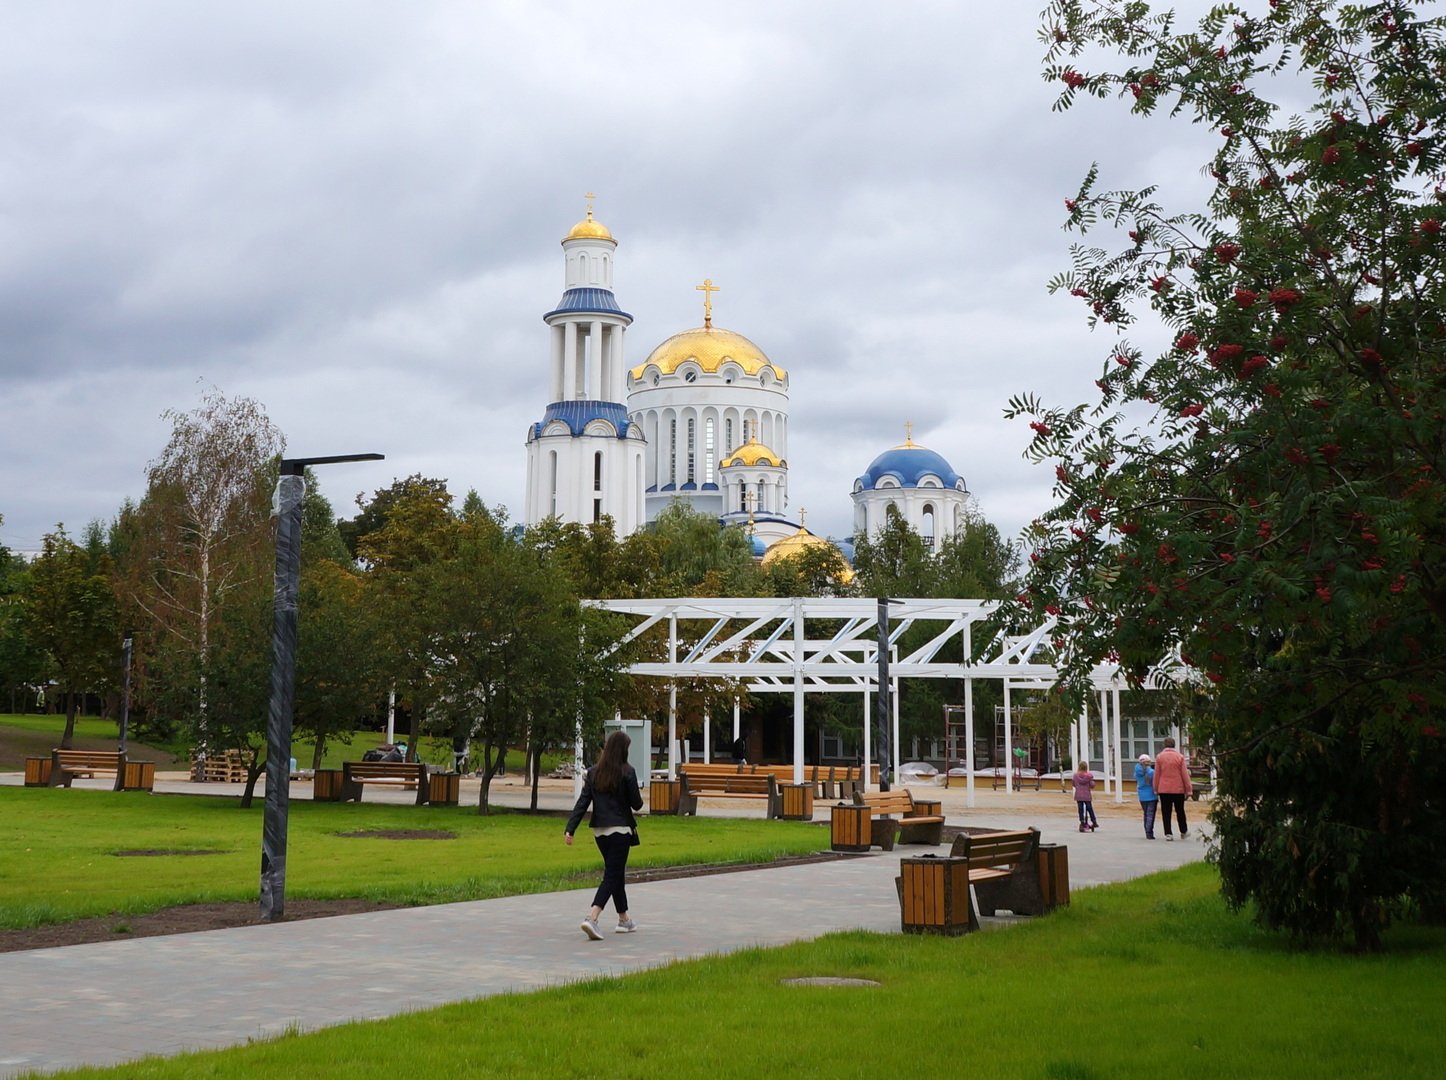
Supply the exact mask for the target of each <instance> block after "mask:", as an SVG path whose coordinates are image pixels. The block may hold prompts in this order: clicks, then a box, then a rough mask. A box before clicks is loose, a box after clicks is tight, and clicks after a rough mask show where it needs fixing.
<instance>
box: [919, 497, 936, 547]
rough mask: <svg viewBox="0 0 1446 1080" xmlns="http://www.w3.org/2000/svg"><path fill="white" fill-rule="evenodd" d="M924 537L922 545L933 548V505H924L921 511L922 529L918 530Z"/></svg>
mask: <svg viewBox="0 0 1446 1080" xmlns="http://www.w3.org/2000/svg"><path fill="white" fill-rule="evenodd" d="M919 532H920V534H921V535H922V536H923V537H924V543H926V544H928V545H929V546H930V547H933V546H934V504H933V503H925V504H924V510H923V521H922V528H921V529H920V530H919Z"/></svg>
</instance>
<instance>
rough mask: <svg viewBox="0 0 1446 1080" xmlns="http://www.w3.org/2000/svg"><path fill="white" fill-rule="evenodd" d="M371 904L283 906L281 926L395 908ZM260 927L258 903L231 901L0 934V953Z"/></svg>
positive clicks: (325, 902)
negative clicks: (258, 925) (286, 923)
mask: <svg viewBox="0 0 1446 1080" xmlns="http://www.w3.org/2000/svg"><path fill="white" fill-rule="evenodd" d="M399 906H401V905H398V904H383V903H378V902H377V901H375V900H288V901H287V902H286V921H287V922H292V921H294V920H296V919H320V918H325V917H326V916H328V915H355V914H357V913H358V912H362V911H383V910H386V909H389V908H395V907H399ZM258 922H260V903H259V901H255V900H237V901H235V902H233V903H225V904H184V905H182V906H180V907H172V908H163V909H161V910H160V911H152V912H150V913H149V914H146V915H106V916H103V917H101V918H96V919H77V920H75V921H74V922H67V923H60V924H58V925H56V926H36V927H31V928H29V929H25V930H0V953H6V952H17V951H19V950H21V949H53V948H56V947H58V946H61V945H89V944H93V943H95V942H97V941H121V940H124V939H125V938H141V937H159V936H161V935H164V934H189V933H192V932H194V931H197V930H224V929H227V928H229V927H233V926H255V925H256V924H257V923H258Z"/></svg>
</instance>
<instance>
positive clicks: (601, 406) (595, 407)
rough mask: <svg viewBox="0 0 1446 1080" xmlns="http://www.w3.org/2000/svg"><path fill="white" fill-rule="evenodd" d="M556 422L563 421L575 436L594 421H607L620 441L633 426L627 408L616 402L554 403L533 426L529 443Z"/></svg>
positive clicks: (529, 432) (528, 439)
mask: <svg viewBox="0 0 1446 1080" xmlns="http://www.w3.org/2000/svg"><path fill="white" fill-rule="evenodd" d="M554 420H561V421H562V422H563V423H564V424H566V425H567V428H568V430H569V431H571V432H572V433H573V435H575V436H576V435H581V434H582V433H583V432H584V431H585V430H586V429H587V426H588V425H589V424H591V423H592V422H593V421H594V420H606V421H607V422H608V423H609V424H611V425H612V426H613V431H614V432H616V433H617V437H618V438H619V439H626V438H627V437H628V431H629V430H630V429H631V428H632V426H633V422H632V421H631V420H629V419H628V410H627V407H626V406H624V405H622V404H620V403H618V402H616V401H554V402H553V403H552V404H551V405H549V406H548V407H547V411H546V412H545V413H543V414H542V419H541V420H540V421H538V422H537V423H535V424H533V425H532V427H531V429H530V430H529V431H528V435H527V441H528V442H531V441H532V440H533V439H535V438H537V437H538V436H540V435H541V434H542V432H543V429H545V428H546V427H547V425H548V424H550V423H552V422H553V421H554Z"/></svg>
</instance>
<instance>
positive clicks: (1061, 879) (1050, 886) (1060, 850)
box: [1039, 844, 1069, 912]
mask: <svg viewBox="0 0 1446 1080" xmlns="http://www.w3.org/2000/svg"><path fill="white" fill-rule="evenodd" d="M1039 888H1040V891H1041V892H1042V893H1043V894H1044V910H1045V911H1046V912H1050V911H1053V910H1054V909H1055V908H1057V907H1068V906H1069V848H1068V847H1066V846H1065V845H1064V844H1040V845H1039Z"/></svg>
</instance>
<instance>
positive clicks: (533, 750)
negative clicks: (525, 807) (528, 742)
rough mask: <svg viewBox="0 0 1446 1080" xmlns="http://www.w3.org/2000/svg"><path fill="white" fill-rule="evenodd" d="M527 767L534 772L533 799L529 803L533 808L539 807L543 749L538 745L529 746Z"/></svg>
mask: <svg viewBox="0 0 1446 1080" xmlns="http://www.w3.org/2000/svg"><path fill="white" fill-rule="evenodd" d="M527 767H528V770H529V771H530V772H531V773H532V801H531V802H530V803H529V805H530V806H531V808H532V809H533V810H536V809H537V788H538V786H539V785H540V784H541V782H542V750H541V749H539V748H538V747H536V746H529V747H528V748H527Z"/></svg>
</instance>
